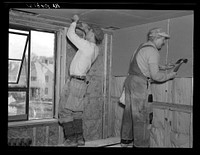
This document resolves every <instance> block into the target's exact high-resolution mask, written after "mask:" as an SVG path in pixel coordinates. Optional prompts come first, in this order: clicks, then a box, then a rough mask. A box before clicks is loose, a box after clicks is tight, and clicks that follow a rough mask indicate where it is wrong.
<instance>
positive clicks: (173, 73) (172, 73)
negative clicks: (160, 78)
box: [170, 71, 177, 79]
mask: <svg viewBox="0 0 200 155" xmlns="http://www.w3.org/2000/svg"><path fill="white" fill-rule="evenodd" d="M176 76H177V72H173V71H172V72H171V73H170V77H171V78H170V79H174V78H175V77H176Z"/></svg>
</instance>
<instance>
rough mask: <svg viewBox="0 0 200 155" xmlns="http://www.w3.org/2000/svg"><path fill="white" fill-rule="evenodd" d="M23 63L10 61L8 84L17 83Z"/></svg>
mask: <svg viewBox="0 0 200 155" xmlns="http://www.w3.org/2000/svg"><path fill="white" fill-rule="evenodd" d="M20 66H21V61H15V60H9V61H8V75H9V76H8V82H17V77H18V74H19V69H20Z"/></svg>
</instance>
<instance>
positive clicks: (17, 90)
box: [8, 28, 55, 121]
mask: <svg viewBox="0 0 200 155" xmlns="http://www.w3.org/2000/svg"><path fill="white" fill-rule="evenodd" d="M54 40H55V34H54V33H53V32H42V31H35V30H33V29H26V30H25V29H16V28H10V29H9V47H8V49H9V51H8V53H9V56H8V119H9V121H16V120H33V119H45V118H53V113H54V109H53V107H54V93H53V92H54V78H55V74H54V68H55V66H54V65H55V61H54V60H55V59H54V57H55V56H54ZM44 60H45V61H44ZM46 60H47V61H46ZM49 60H50V61H51V63H48V62H49ZM43 62H44V63H43ZM47 82H48V85H47ZM47 86H48V88H47Z"/></svg>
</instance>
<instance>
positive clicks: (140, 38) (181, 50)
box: [112, 15, 194, 77]
mask: <svg viewBox="0 0 200 155" xmlns="http://www.w3.org/2000/svg"><path fill="white" fill-rule="evenodd" d="M193 18H194V15H188V16H183V17H178V18H172V19H169V20H163V21H159V22H155V23H149V24H143V25H139V26H135V27H131V28H126V29H121V30H117V31H115V33H114V34H113V57H112V75H113V76H124V75H127V71H128V67H129V61H130V58H131V56H132V54H133V52H134V50H135V48H137V47H138V45H139V44H141V43H143V42H146V34H147V32H148V31H149V29H151V28H154V27H161V28H163V30H164V31H166V32H168V33H169V34H170V36H171V39H170V40H169V42H168V50H167V46H164V47H163V49H162V50H161V52H160V53H161V64H164V63H165V62H166V61H167V62H176V61H177V60H178V59H180V58H187V59H188V63H187V64H183V65H182V66H181V68H180V70H179V72H178V76H179V77H192V76H193V27H194V21H193V20H194V19H193ZM167 51H168V54H167Z"/></svg>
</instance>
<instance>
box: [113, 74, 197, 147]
mask: <svg viewBox="0 0 200 155" xmlns="http://www.w3.org/2000/svg"><path fill="white" fill-rule="evenodd" d="M112 79H113V80H112V89H111V100H112V104H113V108H114V111H115V115H114V117H115V123H114V134H115V136H120V129H121V121H122V115H123V109H124V106H123V105H121V104H119V103H118V101H119V97H120V94H121V91H122V85H123V81H124V80H125V77H113V78H112ZM151 89H152V94H153V100H154V101H158V102H161V103H160V104H157V106H152V111H153V121H152V124H151V125H150V126H149V129H150V147H185V148H187V147H192V145H193V121H192V120H193V119H192V118H193V113H192V107H193V78H175V79H174V80H172V81H168V82H166V83H162V84H152V85H151ZM168 103H171V104H168Z"/></svg>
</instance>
